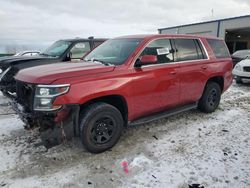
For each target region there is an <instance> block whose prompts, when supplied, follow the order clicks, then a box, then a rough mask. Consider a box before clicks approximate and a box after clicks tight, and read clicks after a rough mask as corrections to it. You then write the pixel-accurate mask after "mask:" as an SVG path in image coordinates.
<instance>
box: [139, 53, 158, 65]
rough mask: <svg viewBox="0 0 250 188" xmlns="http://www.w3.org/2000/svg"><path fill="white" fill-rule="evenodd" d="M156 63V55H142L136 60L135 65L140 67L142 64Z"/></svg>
mask: <svg viewBox="0 0 250 188" xmlns="http://www.w3.org/2000/svg"><path fill="white" fill-rule="evenodd" d="M155 63H157V56H156V55H144V56H142V57H141V58H140V59H138V60H137V62H136V64H135V65H136V67H141V66H143V65H148V64H155Z"/></svg>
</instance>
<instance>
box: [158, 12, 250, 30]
mask: <svg viewBox="0 0 250 188" xmlns="http://www.w3.org/2000/svg"><path fill="white" fill-rule="evenodd" d="M248 17H249V18H250V15H244V16H237V17H231V18H224V19H218V20H211V21H206V22H197V23H192V24H184V25H179V26H173V27H165V28H160V29H158V31H161V30H164V29H174V28H179V27H186V26H193V25H200V24H208V23H214V22H221V21H228V20H235V19H241V18H248Z"/></svg>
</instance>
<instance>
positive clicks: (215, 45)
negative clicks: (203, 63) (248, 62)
mask: <svg viewBox="0 0 250 188" xmlns="http://www.w3.org/2000/svg"><path fill="white" fill-rule="evenodd" d="M207 42H208V43H209V45H210V47H211V48H212V50H213V53H214V55H215V57H216V58H230V54H229V52H228V50H227V46H226V44H225V43H224V41H223V40H216V39H207Z"/></svg>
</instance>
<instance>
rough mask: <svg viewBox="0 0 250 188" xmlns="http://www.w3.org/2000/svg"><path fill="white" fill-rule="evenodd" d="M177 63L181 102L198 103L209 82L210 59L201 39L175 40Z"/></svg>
mask: <svg viewBox="0 0 250 188" xmlns="http://www.w3.org/2000/svg"><path fill="white" fill-rule="evenodd" d="M174 43H175V48H176V51H177V61H178V63H179V65H180V73H179V76H180V102H181V103H182V104H188V103H192V102H195V101H197V100H198V99H199V98H200V97H201V95H202V92H203V89H204V83H206V80H207V76H206V75H207V72H206V69H207V65H206V64H207V62H208V57H207V55H206V53H205V49H204V48H203V45H202V43H201V41H200V40H199V39H185V38H177V39H174Z"/></svg>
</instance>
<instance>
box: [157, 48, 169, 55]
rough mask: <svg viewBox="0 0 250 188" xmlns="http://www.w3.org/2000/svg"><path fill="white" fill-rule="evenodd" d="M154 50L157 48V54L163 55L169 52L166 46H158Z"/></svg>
mask: <svg viewBox="0 0 250 188" xmlns="http://www.w3.org/2000/svg"><path fill="white" fill-rule="evenodd" d="M156 50H157V55H164V54H169V53H170V52H169V49H168V48H158V49H156Z"/></svg>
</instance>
